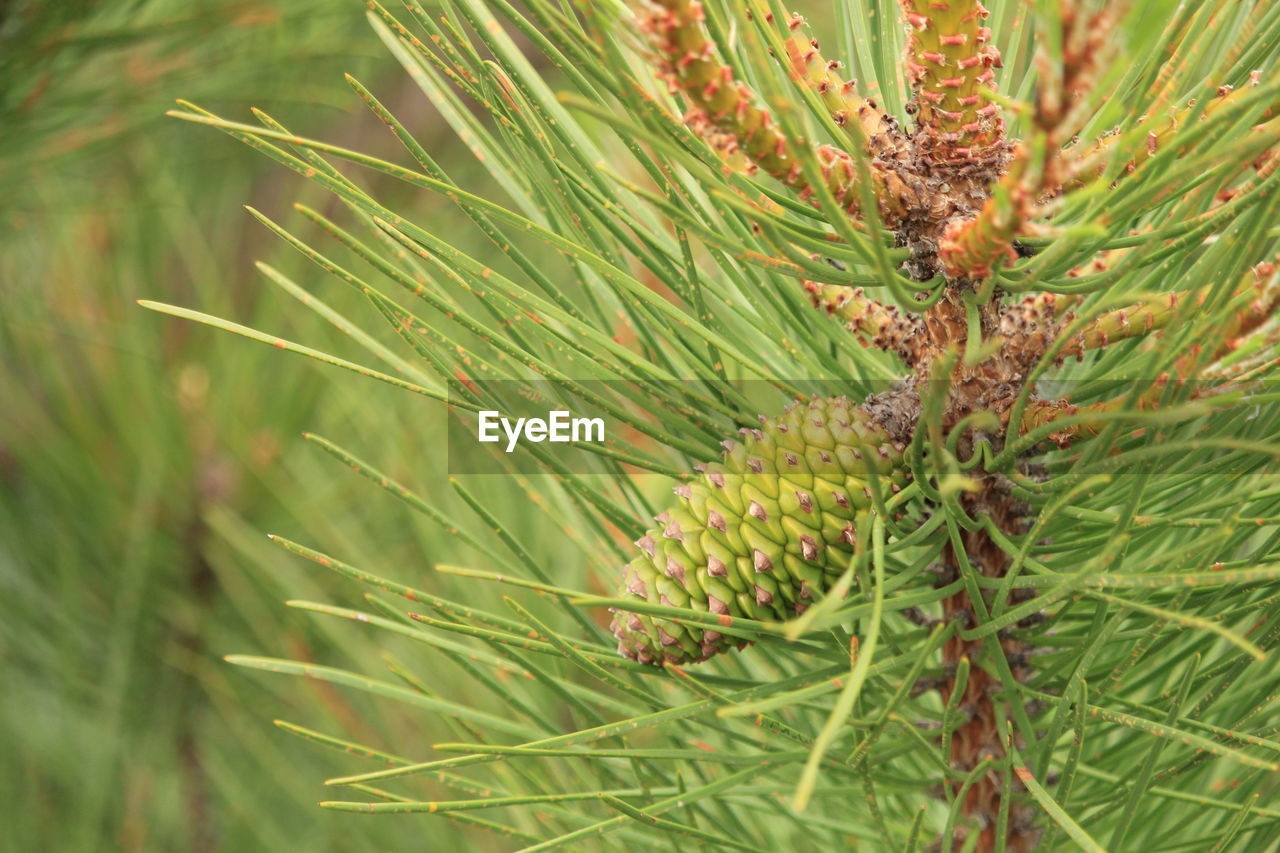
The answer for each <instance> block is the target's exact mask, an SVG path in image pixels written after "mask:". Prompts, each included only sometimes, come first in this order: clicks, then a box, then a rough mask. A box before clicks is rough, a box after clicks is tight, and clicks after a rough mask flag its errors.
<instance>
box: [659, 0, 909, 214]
mask: <svg viewBox="0 0 1280 853" xmlns="http://www.w3.org/2000/svg"><path fill="white" fill-rule="evenodd" d="M703 14H704V13H703V10H702V4H701V3H700V2H699V0H661V1H660V2H657V0H644V2H643V4H642V5H641V6H640V8H639V10H638V12H637V19H638V21H639V26H640V29H641V30H642V31H643V32H644V33H645V34H646V35H647V36H648V37H649V39H650V41H651V43H652V44H653V46H654V48H655V51H656V55H655V61H656V63H657V65H658V68H659V74H660V76H661V77H662V78H663V79H665V80H666V81H667V83H668V85H669V86H670V88H671V91H672V92H673V93H675V92H680V93H682V94H683V95H684V96H685V98H686V99H687V100H688V102H689V104H690V109H689V111H688V112H687V113H686V114H685V122H686V123H687V124H688V125H689V126H690V127H691V128H693V130H694V131H695V132H697V133H698V134H699V135H700V136H702V137H703V138H704V139H706V140H707V141H708V143H709V144H710V145H711V146H712V147H714V148H716V149H717V150H719V151H720V152H721V154H722V156H725V157H732V156H733V155H734V154H735V153H736V152H737V151H739V150H740V151H742V152H743V153H744V154H746V156H747V158H748V159H749V160H750V161H751V164H752V166H753V168H758V169H761V170H763V171H764V172H765V174H767V175H769V176H771V177H773V178H775V179H777V180H778V181H780V182H781V183H783V184H785V185H786V186H788V187H790V188H792V189H793V190H796V191H797V192H798V193H799V194H800V196H801V197H802V198H808V197H809V196H810V195H812V194H813V192H814V189H813V187H811V186H809V185H808V180H807V178H806V177H805V175H804V171H803V167H802V165H801V163H800V160H799V159H797V157H796V155H795V153H794V152H792V150H791V146H792V144H793V143H792V142H791V141H790V140H788V139H787V138H786V137H785V135H784V134H783V133H782V131H781V129H780V128H779V127H778V125H777V124H776V123H775V122H774V121H773V119H772V117H771V116H770V114H769V111H768V110H767V109H764V108H762V107H760V106H758V105H757V101H758V99H757V97H756V95H755V94H754V93H753V92H752V91H751V89H750V88H749V87H748V86H747V85H746V84H745V83H743V82H741V81H740V80H738V79H736V77H735V75H734V73H733V69H732V68H731V67H729V66H728V65H726V64H724V63H723V62H721V61H720V60H719V59H718V58H717V56H716V46H715V43H714V42H712V41H711V39H710V38H709V37H708V35H707V32H706V28H705V27H704V26H703ZM796 26H799V22H798V21H797V23H796ZM815 56H816V53H815ZM797 73H799V69H797ZM804 74H805V76H806V78H808V76H809V74H810V72H809V71H808V70H807V68H806V70H805V72H804ZM817 82H818V83H821V82H822V81H817ZM842 86H843V83H842ZM854 114H855V116H856V117H857V120H858V121H859V122H860V123H862V124H864V125H865V126H871V127H875V126H877V125H880V126H884V125H885V124H886V123H887V122H886V120H885V117H884V114H883V113H881V112H880V111H879V110H877V109H875V108H874V107H873V106H872V105H871V104H868V103H866V102H860V103H857V104H856V105H855V108H854ZM875 135H877V136H878V134H875ZM815 153H816V154H817V156H818V158H819V160H820V161H821V165H822V175H823V178H824V180H825V181H826V184H827V189H828V190H829V191H830V192H831V194H832V195H833V196H834V197H835V199H836V202H837V204H839V205H840V206H841V207H842V208H844V209H845V210H846V211H847V212H848V213H849V214H850V215H857V212H858V205H859V199H858V190H857V188H856V169H855V167H854V161H853V158H852V157H851V156H850V155H849V154H848V153H847V152H845V151H842V150H840V149H839V148H836V147H835V146H832V145H820V146H818V147H817V149H816V150H815ZM871 180H872V189H873V192H874V194H875V198H876V199H877V200H878V202H879V204H880V206H881V215H882V216H884V217H885V218H886V220H889V221H894V220H896V219H897V218H899V217H900V216H901V214H902V212H903V204H902V199H903V198H905V197H906V196H907V195H908V190H907V188H906V187H905V186H904V185H903V184H902V182H901V180H900V179H899V178H898V176H897V175H896V174H894V173H892V172H890V171H887V170H885V169H883V168H874V167H873V169H872V170H871Z"/></svg>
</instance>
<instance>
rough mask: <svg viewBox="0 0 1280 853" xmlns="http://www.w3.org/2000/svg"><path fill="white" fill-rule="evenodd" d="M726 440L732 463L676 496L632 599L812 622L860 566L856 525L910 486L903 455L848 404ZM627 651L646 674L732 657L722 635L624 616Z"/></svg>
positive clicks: (630, 567) (636, 571)
mask: <svg viewBox="0 0 1280 853" xmlns="http://www.w3.org/2000/svg"><path fill="white" fill-rule="evenodd" d="M742 433H743V443H741V444H737V443H735V442H731V441H726V442H724V446H725V449H726V452H725V454H724V458H723V461H721V462H718V463H712V464H710V465H705V466H699V471H700V472H701V474H702V476H701V477H700V478H699V479H698V480H697V481H696V482H693V483H685V484H682V485H679V486H676V487H675V493H676V496H677V497H678V498H679V499H680V500H679V504H678V505H677V506H676V507H675V508H674V509H672V510H670V511H668V512H664V513H662V514H661V515H659V516H657V518H656V521H658V523H659V525H660V526H659V527H656V528H654V529H653V530H651V531H649V532H648V533H646V534H645V535H644V536H642V537H641V538H640V539H639V540H637V541H636V545H637V546H639V548H640V550H641V551H642V552H643V554H642V555H641V556H639V557H637V558H636V559H634V560H632V561H631V562H630V563H628V564H627V566H626V568H625V569H623V587H624V594H625V595H627V596H629V597H631V598H637V599H643V600H645V601H648V602H651V603H653V604H663V605H671V606H675V607H687V608H690V609H693V610H700V611H703V612H709V613H716V614H721V615H727V616H731V617H743V618H748V619H760V620H764V619H788V618H791V617H793V616H797V615H799V614H801V613H803V612H804V611H805V609H806V607H808V605H809V603H811V602H813V601H815V600H816V599H818V598H819V597H820V596H821V595H822V594H823V593H824V592H825V591H826V590H827V588H828V587H829V586H830V585H831V584H832V583H833V582H834V581H835V579H836V578H838V577H839V576H840V575H841V574H842V573H843V572H844V571H845V569H846V568H847V567H848V565H849V557H850V554H851V553H852V551H853V543H854V541H855V538H856V535H855V532H854V523H855V519H856V518H857V517H858V516H859V514H860V513H862V512H863V511H864V510H866V509H867V508H868V507H870V505H871V490H870V489H869V488H868V481H869V480H870V478H871V477H872V476H873V475H872V471H873V470H874V471H875V472H877V474H878V475H879V478H880V484H881V489H882V492H883V493H884V494H888V493H890V492H892V491H897V489H898V488H900V487H901V485H902V484H903V483H905V482H906V475H905V473H904V466H903V464H902V447H901V445H897V446H895V445H894V444H893V443H892V442H891V440H890V438H889V436H888V435H887V434H886V433H885V432H884V431H883V430H881V429H880V428H879V427H877V426H875V425H874V424H873V423H872V422H871V421H870V419H869V417H868V415H867V413H866V412H865V411H863V410H862V409H861V408H859V407H857V406H855V405H854V404H853V403H851V402H850V401H849V400H848V399H847V398H844V397H832V398H826V399H819V398H815V399H813V400H812V401H811V402H809V403H808V404H803V403H802V404H799V405H795V406H793V407H791V408H790V409H788V410H787V411H786V413H785V414H783V415H782V416H781V417H780V418H774V419H769V420H764V422H763V424H762V426H761V427H760V429H752V430H743V431H742ZM612 627H613V632H614V634H615V635H617V637H618V651H619V652H620V653H621V654H623V655H626V656H627V657H629V658H632V659H633V660H637V661H640V662H641V663H653V664H659V665H660V664H663V663H675V664H683V663H695V662H697V661H703V660H706V659H707V658H709V657H711V656H712V655H715V654H718V653H720V652H723V651H726V650H727V649H728V648H729V647H730V646H731V645H732V643H731V641H730V639H729V638H727V637H725V636H724V635H722V634H721V633H720V632H719V631H714V630H704V629H702V628H700V627H698V626H696V625H689V624H687V623H681V622H673V621H671V620H669V619H663V618H659V617H653V616H648V615H645V614H640V613H628V612H625V611H622V610H617V611H615V612H614V616H613V626H612Z"/></svg>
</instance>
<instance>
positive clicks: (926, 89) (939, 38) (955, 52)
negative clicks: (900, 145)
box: [899, 0, 1005, 161]
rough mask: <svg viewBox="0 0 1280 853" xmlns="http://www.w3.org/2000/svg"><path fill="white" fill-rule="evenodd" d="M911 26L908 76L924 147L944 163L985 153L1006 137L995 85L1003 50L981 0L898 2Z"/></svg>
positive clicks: (997, 146)
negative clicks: (993, 35) (988, 24)
mask: <svg viewBox="0 0 1280 853" xmlns="http://www.w3.org/2000/svg"><path fill="white" fill-rule="evenodd" d="M899 2H900V3H901V5H902V10H903V14H904V15H905V17H906V20H907V23H908V25H909V27H910V29H909V32H908V36H907V57H906V59H905V60H904V62H905V68H906V77H907V79H908V80H909V81H910V83H911V89H912V92H913V93H914V95H915V98H914V99H913V101H912V108H910V109H909V110H908V111H909V112H914V114H915V119H916V126H917V128H918V132H919V133H920V134H922V135H923V137H924V145H923V149H924V150H925V151H928V152H930V153H931V154H932V155H933V156H936V157H938V158H939V159H941V160H943V161H952V160H960V161H963V160H968V159H972V158H978V157H981V156H982V155H983V154H984V153H985V152H987V151H988V150H989V149H993V148H999V147H1000V145H1001V144H1002V143H1003V141H1004V133H1005V128H1004V119H1003V118H1002V117H1001V116H1000V105H999V104H997V103H996V102H995V101H993V100H991V98H990V96H989V95H988V92H989V91H991V90H993V89H994V88H995V69H997V68H1000V67H1002V62H1001V59H1000V52H999V50H997V49H996V47H995V46H994V45H992V44H991V43H990V42H991V30H990V29H988V28H987V27H986V26H985V21H986V19H987V17H988V15H989V13H988V12H987V10H986V8H985V7H983V5H982V3H981V2H979V0H947V2H935V0H899Z"/></svg>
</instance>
